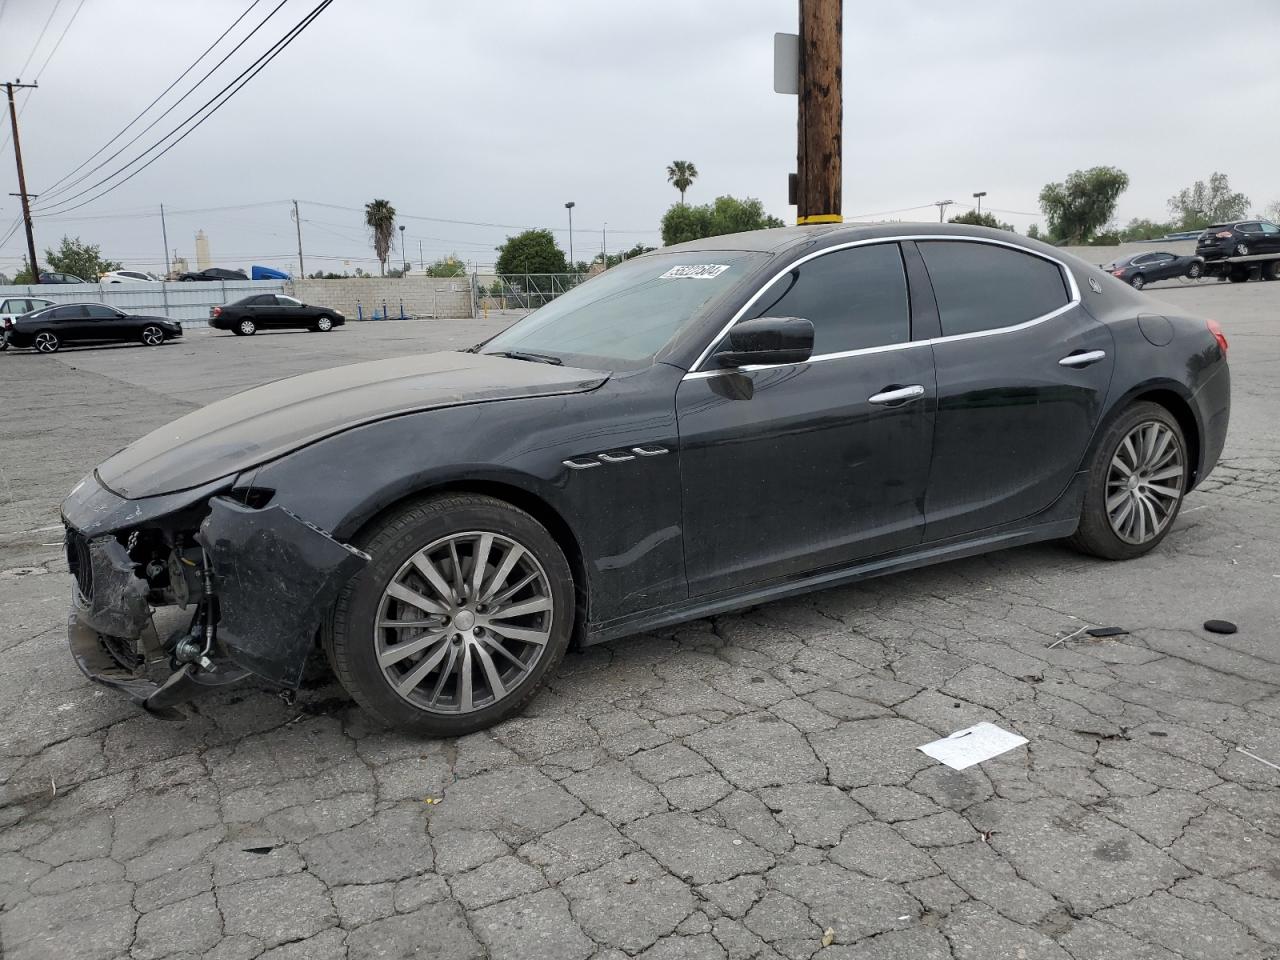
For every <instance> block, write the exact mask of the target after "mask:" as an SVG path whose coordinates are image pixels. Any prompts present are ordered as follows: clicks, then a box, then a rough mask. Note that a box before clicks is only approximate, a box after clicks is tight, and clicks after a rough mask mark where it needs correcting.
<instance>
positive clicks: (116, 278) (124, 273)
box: [98, 270, 160, 283]
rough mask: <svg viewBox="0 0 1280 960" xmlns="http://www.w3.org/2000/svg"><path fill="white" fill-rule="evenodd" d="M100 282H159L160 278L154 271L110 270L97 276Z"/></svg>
mask: <svg viewBox="0 0 1280 960" xmlns="http://www.w3.org/2000/svg"><path fill="white" fill-rule="evenodd" d="M98 280H99V282H101V283H159V282H160V278H159V277H157V276H156V275H155V274H154V273H143V272H142V271H141V270H112V271H111V272H110V273H104V274H103V275H102V276H101V277H99V278H98Z"/></svg>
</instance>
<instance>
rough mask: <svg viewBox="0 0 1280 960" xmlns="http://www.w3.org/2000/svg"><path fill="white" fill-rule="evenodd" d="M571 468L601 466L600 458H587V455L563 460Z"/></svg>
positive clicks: (588, 468) (581, 468) (583, 468)
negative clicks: (577, 458) (576, 458)
mask: <svg viewBox="0 0 1280 960" xmlns="http://www.w3.org/2000/svg"><path fill="white" fill-rule="evenodd" d="M560 462H561V463H563V464H564V465H565V466H566V467H568V468H569V469H570V470H590V469H591V468H592V467H598V466H600V465H601V464H600V461H599V460H587V459H586V458H585V457H584V458H582V459H579V460H561V461H560Z"/></svg>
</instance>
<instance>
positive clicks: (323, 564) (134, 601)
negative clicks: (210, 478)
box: [62, 477, 369, 716]
mask: <svg viewBox="0 0 1280 960" xmlns="http://www.w3.org/2000/svg"><path fill="white" fill-rule="evenodd" d="M231 480H232V478H227V479H226V480H224V481H219V482H216V483H214V484H209V485H207V486H205V487H202V488H199V489H195V490H188V491H184V492H182V493H178V494H168V495H165V496H162V497H154V498H148V499H145V500H125V499H124V498H121V497H118V496H116V495H115V494H114V493H112V492H111V491H110V490H108V489H106V488H105V487H104V486H102V485H101V484H100V483H99V482H98V481H97V480H96V479H95V478H94V477H86V478H85V480H83V481H81V483H80V484H79V485H78V486H77V487H76V488H75V489H74V490H73V491H72V494H71V496H70V497H68V499H67V501H66V502H65V503H64V504H63V508H62V514H63V521H64V523H65V525H66V528H67V561H68V565H69V567H70V569H71V572H72V575H73V576H74V578H75V587H74V589H73V599H72V604H71V612H70V616H69V618H68V625H67V636H68V641H69V643H70V646H71V651H72V655H73V656H74V657H75V660H76V663H77V665H78V666H79V667H80V669H81V671H83V672H84V674H85V675H86V676H88V677H89V678H90V679H92V680H94V681H96V682H98V683H102V684H105V685H106V686H109V687H112V688H114V689H116V690H118V691H119V692H120V693H122V694H124V695H125V696H127V697H128V698H129V699H130V700H133V701H134V702H135V703H138V704H140V705H141V706H144V707H145V708H146V709H148V710H150V711H152V712H155V713H157V714H160V715H168V716H171V715H174V713H175V711H174V708H175V707H176V706H177V705H178V704H181V703H183V702H186V701H188V700H190V699H192V698H193V697H194V696H196V695H198V694H200V693H202V692H204V691H206V690H208V689H210V688H214V687H220V686H225V685H227V684H229V683H234V682H236V681H238V680H241V679H243V678H244V677H246V676H248V675H250V674H252V675H255V676H257V677H260V678H261V679H263V680H266V681H268V682H270V683H272V684H276V685H278V686H281V687H285V688H296V687H297V686H298V684H299V683H300V681H301V679H302V673H303V670H304V668H305V666H306V662H307V659H308V657H309V655H310V653H311V650H312V649H313V647H314V643H315V639H316V637H317V635H318V632H319V630H320V627H321V625H322V623H323V621H324V618H325V617H326V616H327V614H328V611H329V609H330V608H331V606H332V604H333V602H334V600H335V599H336V597H337V594H338V592H339V591H340V590H341V589H342V587H343V586H344V585H345V584H346V583H347V582H348V581H349V580H350V579H351V578H352V577H353V576H355V575H356V574H357V573H358V572H359V571H360V570H361V569H362V568H363V567H364V565H365V564H366V563H367V562H368V560H369V557H368V555H367V554H364V553H362V552H361V551H359V550H356V549H355V548H354V547H350V546H347V545H345V544H341V543H339V542H337V541H336V540H334V539H333V538H332V537H330V536H329V535H328V534H327V533H325V532H324V531H323V530H320V529H319V528H318V527H315V526H314V525H312V524H309V523H307V522H306V521H305V520H302V519H300V518H299V517H297V516H295V515H293V514H292V513H290V512H289V511H288V510H286V509H284V508H283V507H281V506H278V505H267V506H264V507H261V508H255V507H253V506H250V505H248V504H246V503H243V502H241V501H239V500H237V499H235V498H234V497H233V496H232V495H231V491H232V482H231ZM164 607H168V608H171V612H172V611H182V613H183V614H185V613H186V612H187V611H188V610H189V611H190V612H189V615H187V618H186V620H187V622H186V623H185V625H182V626H177V628H176V629H172V630H170V631H168V632H167V633H165V634H162V632H161V630H160V629H159V628H158V626H157V616H158V615H159V614H160V613H161V612H162V611H161V609H160V608H164ZM179 619H181V616H180V617H179Z"/></svg>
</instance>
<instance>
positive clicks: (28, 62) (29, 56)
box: [18, 0, 62, 80]
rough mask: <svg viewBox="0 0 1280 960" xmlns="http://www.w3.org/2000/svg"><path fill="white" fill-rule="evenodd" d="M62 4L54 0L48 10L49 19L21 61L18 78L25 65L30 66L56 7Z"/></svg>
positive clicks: (55, 13) (54, 14)
mask: <svg viewBox="0 0 1280 960" xmlns="http://www.w3.org/2000/svg"><path fill="white" fill-rule="evenodd" d="M60 6H62V0H54V4H53V9H52V10H50V11H49V19H48V20H46V21H45V22H44V26H43V27H41V28H40V35H39V36H38V37H36V42H35V43H33V44H32V45H31V52H30V53H28V54H27V59H26V60H25V61H23V64H22V69H21V70H19V71H18V79H19V80H21V79H22V75H23V74H24V73H26V72H27V67H29V66H31V61H32V59H34V58H35V55H36V51H37V50H38V49H40V41H41V40H43V39H44V35H45V34H46V33H47V32H48V31H49V24H51V23H53V18H54V17H55V16H57V14H58V7H60Z"/></svg>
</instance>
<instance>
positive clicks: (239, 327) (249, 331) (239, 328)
mask: <svg viewBox="0 0 1280 960" xmlns="http://www.w3.org/2000/svg"><path fill="white" fill-rule="evenodd" d="M257 332H258V325H257V324H256V323H254V322H253V321H252V320H247V319H246V320H239V321H237V322H236V333H238V334H240V336H242V337H252V336H253V335H254V334H255V333H257Z"/></svg>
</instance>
